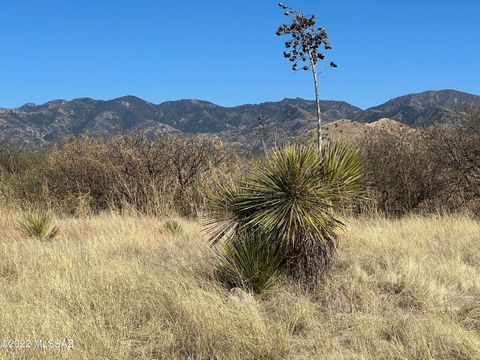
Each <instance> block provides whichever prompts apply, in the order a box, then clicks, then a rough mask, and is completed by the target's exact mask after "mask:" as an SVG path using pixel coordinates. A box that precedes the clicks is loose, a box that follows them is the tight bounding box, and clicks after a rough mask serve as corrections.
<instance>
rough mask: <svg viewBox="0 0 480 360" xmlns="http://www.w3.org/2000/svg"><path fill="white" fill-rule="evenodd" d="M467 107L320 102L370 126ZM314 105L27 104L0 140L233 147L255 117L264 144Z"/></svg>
mask: <svg viewBox="0 0 480 360" xmlns="http://www.w3.org/2000/svg"><path fill="white" fill-rule="evenodd" d="M466 106H480V96H478V95H474V94H469V93H464V92H460V91H456V90H451V89H447V90H429V91H425V92H422V93H415V94H408V95H404V96H400V97H396V98H394V99H391V100H389V101H387V102H385V103H383V104H381V105H378V106H375V107H371V108H368V109H365V110H363V109H361V108H359V107H356V106H354V105H351V104H349V103H347V102H345V101H341V100H322V101H321V109H322V116H323V120H324V121H325V123H328V122H332V121H336V120H339V119H350V120H354V121H358V122H363V123H370V122H373V121H376V120H379V119H382V118H390V119H394V120H397V121H399V122H401V123H404V124H407V125H409V126H428V125H429V124H431V123H434V122H444V121H449V120H450V119H452V118H454V116H455V113H456V112H458V111H462V110H463V108H464V107H466ZM315 112H316V106H315V102H314V101H313V100H306V99H301V98H284V99H283V100H280V101H267V102H263V103H258V104H243V105H237V106H232V107H225V106H220V105H217V104H214V103H212V102H209V101H206V100H199V99H181V100H174V101H165V102H162V103H160V104H154V103H152V102H149V101H146V100H143V99H141V98H139V97H136V96H134V95H126V96H122V97H119V98H115V99H111V100H95V99H93V98H89V97H83V98H76V99H73V100H70V101H68V100H63V99H55V100H52V101H48V102H46V103H44V104H39V105H37V104H33V103H26V104H24V105H22V106H21V107H19V108H16V109H6V108H0V141H2V140H3V141H9V142H15V143H21V144H25V145H34V146H43V145H48V144H51V143H54V142H57V141H61V140H64V139H67V138H70V137H73V136H78V135H80V134H83V133H85V132H88V133H89V134H90V135H93V136H111V135H113V134H115V133H118V131H125V132H129V131H137V130H140V131H143V132H144V133H146V134H148V135H151V136H155V135H159V134H161V133H165V132H177V133H184V134H187V135H194V134H214V135H218V136H220V137H221V138H224V139H225V140H227V141H231V142H247V143H251V142H252V138H253V137H255V136H257V135H258V134H257V135H256V132H257V131H258V125H259V123H258V118H259V117H263V119H264V131H265V132H267V133H268V134H267V137H268V139H267V140H268V141H270V142H275V143H278V142H283V141H286V140H288V139H289V138H292V137H295V136H297V135H298V134H300V133H302V132H303V131H305V130H308V129H311V128H313V127H314V126H315Z"/></svg>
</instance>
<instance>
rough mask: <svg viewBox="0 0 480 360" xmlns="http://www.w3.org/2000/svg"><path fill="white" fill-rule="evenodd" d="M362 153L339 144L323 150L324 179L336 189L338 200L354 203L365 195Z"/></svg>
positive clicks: (328, 146)
mask: <svg viewBox="0 0 480 360" xmlns="http://www.w3.org/2000/svg"><path fill="white" fill-rule="evenodd" d="M360 158H361V156H360V153H359V152H358V151H356V150H353V149H352V148H350V147H348V146H346V145H344V144H339V143H328V144H327V146H325V147H324V148H323V149H322V166H323V172H324V178H325V180H326V181H328V182H330V183H331V184H332V186H334V187H336V190H337V192H338V199H340V200H342V201H345V200H346V201H353V200H355V198H357V197H361V196H363V195H364V171H363V168H362V165H361V159H360Z"/></svg>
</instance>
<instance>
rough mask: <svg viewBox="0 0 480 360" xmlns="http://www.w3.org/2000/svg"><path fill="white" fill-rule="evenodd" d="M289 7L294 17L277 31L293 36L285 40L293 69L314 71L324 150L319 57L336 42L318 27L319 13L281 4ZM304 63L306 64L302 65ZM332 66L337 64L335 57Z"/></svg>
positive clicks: (288, 13)
mask: <svg viewBox="0 0 480 360" xmlns="http://www.w3.org/2000/svg"><path fill="white" fill-rule="evenodd" d="M278 5H279V6H280V8H281V9H283V10H285V16H288V17H290V18H291V22H290V24H283V25H281V26H280V27H279V28H278V30H277V32H276V34H277V35H278V36H282V35H287V36H289V40H287V41H286V42H285V49H286V50H285V51H284V52H283V56H284V57H285V58H286V59H288V60H289V61H290V62H291V63H292V70H293V71H298V70H299V69H303V70H305V71H309V70H311V71H312V74H313V82H314V85H315V101H316V105H317V109H316V110H317V147H318V152H319V153H321V152H322V126H321V125H322V118H321V113H320V96H319V93H318V74H319V71H318V68H317V64H318V61H319V60H324V59H325V54H324V53H323V52H322V50H330V49H332V46H331V45H330V42H329V41H328V34H327V32H326V31H325V29H324V28H323V27H318V28H317V27H315V24H316V19H315V15H311V16H307V15H305V14H303V13H301V12H298V11H296V10H294V9H292V8H291V7H289V6H287V5H285V4H282V3H280V4H278ZM302 64H303V67H302V66H301V65H302ZM330 67H337V64H335V63H334V62H333V61H331V62H330Z"/></svg>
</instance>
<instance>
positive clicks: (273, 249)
mask: <svg viewBox="0 0 480 360" xmlns="http://www.w3.org/2000/svg"><path fill="white" fill-rule="evenodd" d="M218 256H219V260H220V264H219V266H218V275H219V277H220V280H221V281H222V282H224V283H225V284H226V285H227V286H228V287H240V288H243V289H245V290H247V291H253V292H255V293H257V294H260V293H262V292H265V291H266V290H268V289H270V288H271V287H272V286H273V285H275V284H276V283H277V282H278V280H279V279H280V278H281V276H282V274H283V273H284V270H285V264H286V258H285V255H284V252H283V251H282V249H281V244H279V243H278V242H272V241H270V239H269V238H268V237H267V236H266V235H265V234H260V233H257V234H255V233H239V234H235V236H232V237H231V238H229V239H228V240H227V241H225V242H224V243H222V245H221V247H220V249H219V250H218Z"/></svg>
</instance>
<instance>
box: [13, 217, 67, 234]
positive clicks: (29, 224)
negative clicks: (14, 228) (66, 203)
mask: <svg viewBox="0 0 480 360" xmlns="http://www.w3.org/2000/svg"><path fill="white" fill-rule="evenodd" d="M18 228H19V229H20V230H21V231H23V232H24V233H25V234H26V235H28V236H32V237H36V238H37V239H40V240H52V239H53V238H54V237H55V236H57V234H58V228H57V226H56V225H55V224H54V222H53V217H52V215H51V214H50V213H48V212H40V213H33V214H28V215H26V216H25V217H24V218H23V219H21V220H20V221H19V222H18Z"/></svg>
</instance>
